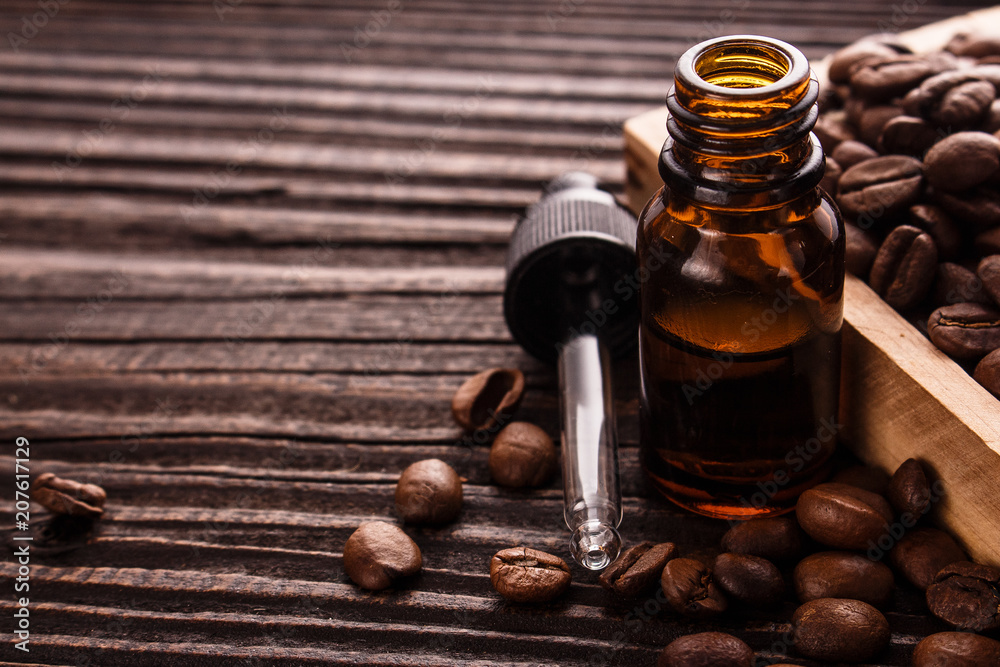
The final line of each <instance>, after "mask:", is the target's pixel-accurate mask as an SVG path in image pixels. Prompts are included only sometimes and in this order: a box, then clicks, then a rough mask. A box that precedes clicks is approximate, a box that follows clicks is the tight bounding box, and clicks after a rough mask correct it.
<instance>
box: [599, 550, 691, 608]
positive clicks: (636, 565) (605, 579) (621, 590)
mask: <svg viewBox="0 0 1000 667" xmlns="http://www.w3.org/2000/svg"><path fill="white" fill-rule="evenodd" d="M676 556H677V547H676V546H674V544H673V542H664V543H663V544H653V543H652V542H643V543H641V544H637V545H635V546H634V547H632V548H631V549H628V550H627V551H625V552H624V553H623V554H621V555H620V556H618V558H617V559H616V560H615V562H613V563H612V564H611V565H609V566H608V567H607V568H606V569H605V570H604V572H602V573H601V576H600V577H598V579H597V581H598V582H599V583H600V584H601V586H603V587H604V588H606V589H608V590H609V591H614V592H615V593H617V594H618V595H620V596H622V597H625V598H632V597H635V596H637V595H639V594H640V593H642V592H643V591H645V590H647V589H648V588H650V587H651V586H653V584H655V583H656V582H657V581H659V579H660V575H661V574H663V567H664V566H665V565H666V564H667V561H669V560H671V559H672V558H676Z"/></svg>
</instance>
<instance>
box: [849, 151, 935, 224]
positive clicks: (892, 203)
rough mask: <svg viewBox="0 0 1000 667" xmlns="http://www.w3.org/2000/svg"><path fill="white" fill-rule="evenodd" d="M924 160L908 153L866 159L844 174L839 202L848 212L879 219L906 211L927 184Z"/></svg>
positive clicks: (859, 222) (859, 221)
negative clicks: (908, 155) (921, 161)
mask: <svg viewBox="0 0 1000 667" xmlns="http://www.w3.org/2000/svg"><path fill="white" fill-rule="evenodd" d="M923 179H924V177H923V167H922V165H921V164H920V160H917V159H915V158H912V157H907V156H905V155H885V156H882V157H877V158H873V159H871V160H865V161H864V162H862V163H860V164H856V165H854V166H853V167H851V168H850V169H848V170H846V171H845V172H844V175H843V176H841V177H840V182H839V188H840V189H839V194H838V195H837V203H838V204H840V206H841V208H843V209H844V210H845V211H847V213H849V214H850V215H853V216H857V217H858V225H859V226H860V227H861V228H862V229H865V228H866V227H867V226H870V224H869V225H865V224H863V222H862V216H868V217H870V218H874V219H878V218H880V217H882V216H884V215H890V214H892V213H896V212H899V211H902V210H904V209H906V208H908V207H909V206H911V205H913V204H915V203H916V201H917V198H919V197H920V192H921V189H922V187H923Z"/></svg>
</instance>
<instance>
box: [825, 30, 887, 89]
mask: <svg viewBox="0 0 1000 667" xmlns="http://www.w3.org/2000/svg"><path fill="white" fill-rule="evenodd" d="M898 55H900V51H899V50H898V49H896V48H893V47H892V46H890V45H889V44H886V43H884V42H881V41H876V40H874V39H862V40H858V41H857V42H854V43H852V44H848V45H847V46H845V47H843V48H842V49H840V50H839V51H837V52H835V53H834V54H833V56H831V58H830V67H829V70H828V77H829V79H830V81H832V82H833V83H847V82H848V81H849V80H850V78H851V75H852V74H853V73H854V72H856V71H857V70H858V69H859V68H860V67H863V66H864V65H865V64H866V63H868V62H873V61H876V60H877V61H882V60H887V59H890V58H895V57H896V56H898Z"/></svg>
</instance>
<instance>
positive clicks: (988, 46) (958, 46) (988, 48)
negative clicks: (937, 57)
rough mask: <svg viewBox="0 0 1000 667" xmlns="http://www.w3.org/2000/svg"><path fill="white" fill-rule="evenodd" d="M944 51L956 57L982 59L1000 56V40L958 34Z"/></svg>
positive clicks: (949, 41)
mask: <svg viewBox="0 0 1000 667" xmlns="http://www.w3.org/2000/svg"><path fill="white" fill-rule="evenodd" d="M944 50H945V51H948V52H949V53H954V54H955V55H956V56H966V57H969V58H982V57H984V56H992V55H997V54H1000V39H998V38H996V37H990V36H987V35H973V34H970V33H967V32H960V33H956V34H955V35H954V36H953V37H952V38H951V39H950V40H948V43H947V44H945V46H944Z"/></svg>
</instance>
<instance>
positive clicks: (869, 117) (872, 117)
mask: <svg viewBox="0 0 1000 667" xmlns="http://www.w3.org/2000/svg"><path fill="white" fill-rule="evenodd" d="M902 115H903V108H902V107H899V106H895V105H892V104H880V105H877V106H873V107H868V108H866V109H864V110H863V111H862V112H861V115H860V116H859V118H858V122H857V128H858V139H860V140H861V141H863V142H864V143H865V145H867V146H870V147H871V148H873V149H877V148H878V140H879V137H881V136H882V132H883V131H884V130H885V127H886V125H888V124H889V123H891V122H892V121H893V119H895V118H899V117H900V116H902Z"/></svg>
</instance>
